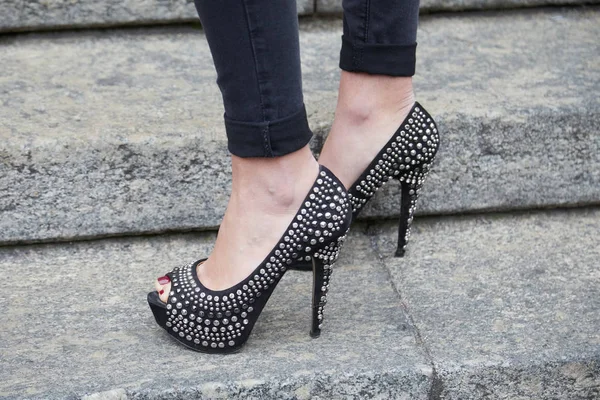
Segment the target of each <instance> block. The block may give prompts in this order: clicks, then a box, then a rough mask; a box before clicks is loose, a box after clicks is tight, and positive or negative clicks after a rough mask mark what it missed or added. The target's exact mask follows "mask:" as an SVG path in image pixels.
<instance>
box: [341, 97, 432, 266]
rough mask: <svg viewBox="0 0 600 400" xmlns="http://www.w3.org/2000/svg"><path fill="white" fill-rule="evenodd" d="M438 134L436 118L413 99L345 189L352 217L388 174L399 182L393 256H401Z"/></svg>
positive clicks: (359, 210) (360, 209) (386, 178)
mask: <svg viewBox="0 0 600 400" xmlns="http://www.w3.org/2000/svg"><path fill="white" fill-rule="evenodd" d="M439 143H440V136H439V132H438V129H437V126H436V124H435V121H434V120H433V118H431V116H430V115H429V114H428V113H427V111H425V109H424V108H423V107H422V106H421V105H420V104H419V103H415V105H414V106H413V108H412V109H411V110H410V112H409V113H408V116H407V117H406V119H405V120H404V122H402V125H400V127H399V128H398V130H397V131H396V133H394V135H393V136H392V138H391V139H390V140H389V141H388V142H387V144H386V145H385V146H384V147H383V149H381V151H380V152H379V154H377V156H375V158H374V159H373V161H372V162H371V164H369V166H368V167H367V169H366V170H365V171H364V172H363V173H362V175H361V176H360V177H359V178H358V179H357V180H356V182H354V184H353V185H352V186H351V187H350V190H348V196H349V198H350V203H351V204H352V218H353V219H354V218H356V217H357V216H358V214H359V213H360V212H361V211H362V209H363V208H364V206H365V204H367V202H368V201H369V200H370V199H371V198H372V197H373V195H374V194H375V193H376V192H377V190H379V188H380V187H381V186H383V185H384V184H385V183H386V182H387V181H388V180H390V179H391V178H394V179H398V180H399V181H400V184H401V196H402V198H401V200H400V223H399V226H398V247H397V249H396V254H395V255H396V256H397V257H402V256H404V253H405V252H406V244H407V242H408V237H409V235H410V227H411V224H412V221H413V216H414V213H415V210H416V204H417V198H418V196H419V192H420V190H421V187H422V186H423V182H424V181H425V178H426V177H427V175H428V174H429V171H430V169H431V165H432V163H433V161H434V159H435V156H436V154H437V151H438V149H439Z"/></svg>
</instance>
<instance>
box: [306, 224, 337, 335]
mask: <svg viewBox="0 0 600 400" xmlns="http://www.w3.org/2000/svg"><path fill="white" fill-rule="evenodd" d="M344 239H345V236H342V237H340V239H339V240H338V241H337V242H336V243H331V244H330V245H329V246H325V247H324V248H323V249H322V250H319V251H317V252H316V253H315V255H314V256H313V259H312V266H313V298H312V326H311V329H310V336H312V337H314V338H317V337H319V335H321V326H322V324H323V310H324V308H325V304H327V292H328V291H329V283H330V279H331V274H332V272H333V265H334V264H335V262H336V261H337V258H338V255H339V251H340V248H341V246H342V243H343V241H344Z"/></svg>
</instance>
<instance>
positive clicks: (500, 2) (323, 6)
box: [316, 0, 600, 14]
mask: <svg viewBox="0 0 600 400" xmlns="http://www.w3.org/2000/svg"><path fill="white" fill-rule="evenodd" d="M597 3H600V1H598V0H421V4H420V7H421V12H434V11H466V10H491V9H503V8H522V7H542V6H557V5H576V4H597ZM342 11H343V10H342V0H317V8H316V12H317V13H321V14H327V13H341V12H342Z"/></svg>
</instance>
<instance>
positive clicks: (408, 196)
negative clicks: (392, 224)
mask: <svg viewBox="0 0 600 400" xmlns="http://www.w3.org/2000/svg"><path fill="white" fill-rule="evenodd" d="M400 185H401V188H402V189H401V196H402V198H401V199H400V221H399V224H398V248H397V249H396V254H395V256H396V257H404V253H405V252H406V245H407V243H408V238H409V236H410V227H411V224H412V221H413V215H414V212H415V209H416V206H417V198H418V196H419V195H418V192H417V189H416V186H414V185H412V184H410V183H406V182H402V183H401V184H400Z"/></svg>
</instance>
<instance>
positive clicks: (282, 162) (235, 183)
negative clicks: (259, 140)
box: [232, 146, 319, 213]
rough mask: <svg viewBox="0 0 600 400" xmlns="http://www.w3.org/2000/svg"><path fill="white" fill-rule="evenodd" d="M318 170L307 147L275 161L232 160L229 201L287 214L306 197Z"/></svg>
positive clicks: (264, 159)
mask: <svg viewBox="0 0 600 400" xmlns="http://www.w3.org/2000/svg"><path fill="white" fill-rule="evenodd" d="M318 170H319V164H318V163H317V161H316V160H315V158H314V156H313V155H312V152H311V151H310V148H309V147H308V146H305V147H303V148H302V149H300V150H298V151H296V152H294V153H291V154H287V155H285V156H282V157H275V158H258V157H257V158H241V157H236V156H232V199H234V198H236V199H239V200H240V203H239V204H242V205H245V206H251V205H252V204H254V205H256V206H258V207H259V208H261V209H264V210H266V211H269V212H275V213H278V212H286V211H289V210H290V209H291V208H293V207H295V206H296V203H298V202H299V201H301V200H302V199H303V198H304V196H306V191H307V190H308V189H307V188H306V187H307V185H312V183H313V182H314V180H315V178H316V176H317V174H318ZM298 199H299V200H298Z"/></svg>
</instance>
